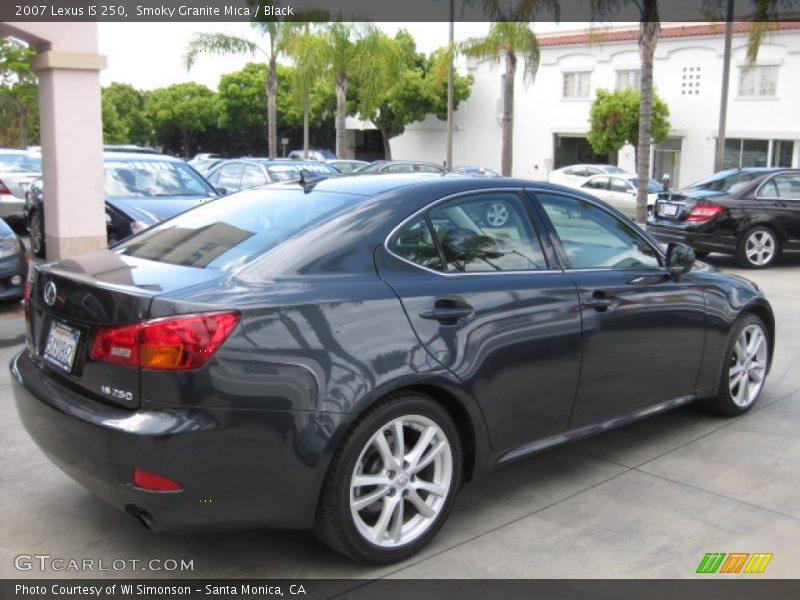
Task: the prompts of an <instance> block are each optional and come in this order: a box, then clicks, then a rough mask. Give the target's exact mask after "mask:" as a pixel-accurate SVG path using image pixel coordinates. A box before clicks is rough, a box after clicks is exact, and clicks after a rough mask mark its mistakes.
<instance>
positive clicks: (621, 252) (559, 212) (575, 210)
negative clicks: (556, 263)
mask: <svg viewBox="0 0 800 600" xmlns="http://www.w3.org/2000/svg"><path fill="white" fill-rule="evenodd" d="M536 196H537V199H538V200H539V202H540V203H541V205H542V208H544V210H545V212H546V213H547V216H548V217H549V218H550V221H551V222H552V223H553V227H554V228H555V230H556V233H557V234H558V237H559V238H560V239H561V244H562V246H563V247H564V251H565V252H566V254H567V258H568V259H569V264H570V268H572V269H636V268H656V267H659V266H660V264H661V263H660V261H659V257H658V253H657V252H656V250H655V248H653V247H652V246H651V245H650V244H649V243H648V242H647V241H646V240H645V239H644V238H642V237H641V236H639V235H637V234H636V232H635V231H634V230H633V228H632V226H631V225H629V224H628V223H627V222H625V221H624V220H622V219H619V218H617V217H616V216H614V215H612V214H610V213H608V212H606V211H604V210H602V209H601V208H599V207H597V206H595V205H594V204H592V203H591V202H588V201H586V200H583V199H580V198H572V197H568V196H558V195H555V194H541V193H540V194H537V195H536ZM634 227H635V226H634Z"/></svg>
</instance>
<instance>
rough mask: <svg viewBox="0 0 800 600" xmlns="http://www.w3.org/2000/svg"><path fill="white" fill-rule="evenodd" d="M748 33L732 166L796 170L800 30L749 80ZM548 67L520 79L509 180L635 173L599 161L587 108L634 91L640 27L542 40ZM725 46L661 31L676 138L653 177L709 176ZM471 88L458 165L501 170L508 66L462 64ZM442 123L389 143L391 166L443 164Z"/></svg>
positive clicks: (663, 148)
mask: <svg viewBox="0 0 800 600" xmlns="http://www.w3.org/2000/svg"><path fill="white" fill-rule="evenodd" d="M747 31H748V25H747V24H744V23H737V24H735V25H734V36H733V55H732V57H733V58H732V62H731V77H730V90H729V102H728V119H727V136H726V137H727V141H726V152H725V163H726V165H727V166H737V165H741V166H756V165H758V166H767V165H770V166H771V165H775V166H795V167H797V166H800V116H798V115H799V113H798V107H800V22H791V23H789V22H787V23H781V24H780V26H779V29H778V30H776V31H773V32H771V33H769V34H768V35H767V37H766V38H765V39H764V41H763V43H762V45H761V48H760V51H759V53H758V59H757V61H756V64H755V67H753V68H752V69H749V70H748V69H747V67H746V63H745V55H746V49H747ZM539 43H540V46H541V64H540V67H539V72H538V74H537V76H536V79H535V81H534V83H533V84H532V85H529V86H527V87H526V86H525V85H524V84H523V81H522V74H521V70H522V69H521V68H518V73H517V81H516V92H515V100H516V103H515V115H514V120H515V124H514V169H513V175H515V176H519V177H526V178H534V179H547V176H548V172H549V171H550V170H552V169H554V168H558V167H560V166H564V165H566V164H571V163H574V162H579V161H593V162H605V161H610V162H612V163H614V164H619V165H620V166H622V167H624V168H626V169H628V170H631V171H634V170H635V165H634V152H633V148H632V147H626V148H623V149H622V150H621V151H620V152H619V153H618V156H611V157H597V156H593V153H592V151H591V148H590V147H589V145H588V143H587V142H586V138H585V136H586V131H587V129H588V118H589V109H590V106H591V103H592V100H593V99H594V97H595V92H596V90H597V89H598V88H601V87H603V88H607V89H612V90H613V89H615V88H616V87H619V86H624V85H630V84H634V85H638V68H639V53H638V26H636V25H634V24H632V26H631V27H625V28H612V29H606V30H602V29H599V30H595V31H591V32H588V31H586V30H583V31H579V32H575V33H574V34H550V35H540V36H539ZM723 47H724V24H717V25H704V24H699V25H698V24H691V25H687V24H683V25H680V24H677V25H671V24H666V23H665V24H663V25H662V30H661V38H660V40H659V42H658V47H657V49H656V55H655V66H654V79H655V85H656V89H657V92H658V94H659V95H660V96H661V97H662V98H663V99H664V100H665V101H666V102H667V104H668V106H669V109H670V122H671V131H670V134H669V137H668V138H667V140H665V141H664V142H663V143H662V144H659V145H657V146H655V147H654V149H653V160H652V169H653V171H652V174H653V176H654V177H655V178H656V179H660V178H661V176H662V175H663V174H664V173H668V174H669V175H670V176H671V178H672V183H673V185H681V184H683V185H686V184H689V183H691V182H693V181H695V180H698V179H700V178H702V177H705V176H707V175H709V174H711V173H712V172H713V170H714V158H715V152H716V136H717V126H718V119H719V105H720V89H721V85H722V64H723ZM460 69H461V70H462V71H468V72H470V73H472V74H473V75H474V77H475V84H474V86H473V89H472V95H471V96H470V98H469V99H468V100H467V101H466V102H464V103H462V104H461V105H460V106H459V109H458V110H457V111H456V114H455V118H454V124H455V134H454V148H453V155H454V163H455V164H456V165H480V166H485V167H490V168H493V169H495V170H498V171H499V170H500V145H501V125H500V117H501V114H500V111H501V106H502V104H501V92H502V85H501V77H502V74H503V71H504V67H503V65H502V64H500V65H492V64H491V63H490V62H480V63H478V62H475V61H464V62H462V64H461V65H460ZM445 143H446V123H445V122H443V121H439V120H437V119H435V118H434V117H433V116H429V117H428V119H427V120H425V121H423V122H418V123H414V124H412V125H411V126H409V127H408V128H407V130H406V133H404V134H403V135H402V136H399V137H397V138H394V139H393V140H392V141H391V145H392V153H393V157H394V158H396V159H410V158H415V159H424V160H430V161H434V162H439V163H441V162H442V161H443V158H444V156H445V152H446V149H445Z"/></svg>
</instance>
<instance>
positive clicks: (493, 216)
mask: <svg viewBox="0 0 800 600" xmlns="http://www.w3.org/2000/svg"><path fill="white" fill-rule="evenodd" d="M486 220H487V221H488V222H489V225H491V226H492V227H502V226H503V225H505V224H506V221H508V207H507V206H506V205H505V204H500V203H499V202H494V203H492V204H490V205H489V208H487V209H486Z"/></svg>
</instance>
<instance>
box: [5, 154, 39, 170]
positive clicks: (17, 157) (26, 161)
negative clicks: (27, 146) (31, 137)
mask: <svg viewBox="0 0 800 600" xmlns="http://www.w3.org/2000/svg"><path fill="white" fill-rule="evenodd" d="M41 171H42V158H41V157H40V156H30V155H29V154H21V153H20V154H17V153H14V154H0V173H41Z"/></svg>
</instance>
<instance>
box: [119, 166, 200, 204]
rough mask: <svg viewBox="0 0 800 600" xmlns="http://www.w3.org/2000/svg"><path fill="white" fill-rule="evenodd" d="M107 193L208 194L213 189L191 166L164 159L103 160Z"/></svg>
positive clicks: (127, 195)
mask: <svg viewBox="0 0 800 600" xmlns="http://www.w3.org/2000/svg"><path fill="white" fill-rule="evenodd" d="M105 191H106V196H110V197H117V198H141V197H154V196H209V195H213V194H214V190H213V189H212V188H211V187H210V186H209V185H208V183H206V182H205V181H204V180H203V178H202V177H200V176H199V175H198V174H197V173H195V172H194V171H193V170H192V169H191V167H188V166H187V165H186V163H183V162H172V161H167V160H113V159H112V160H106V161H105Z"/></svg>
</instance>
